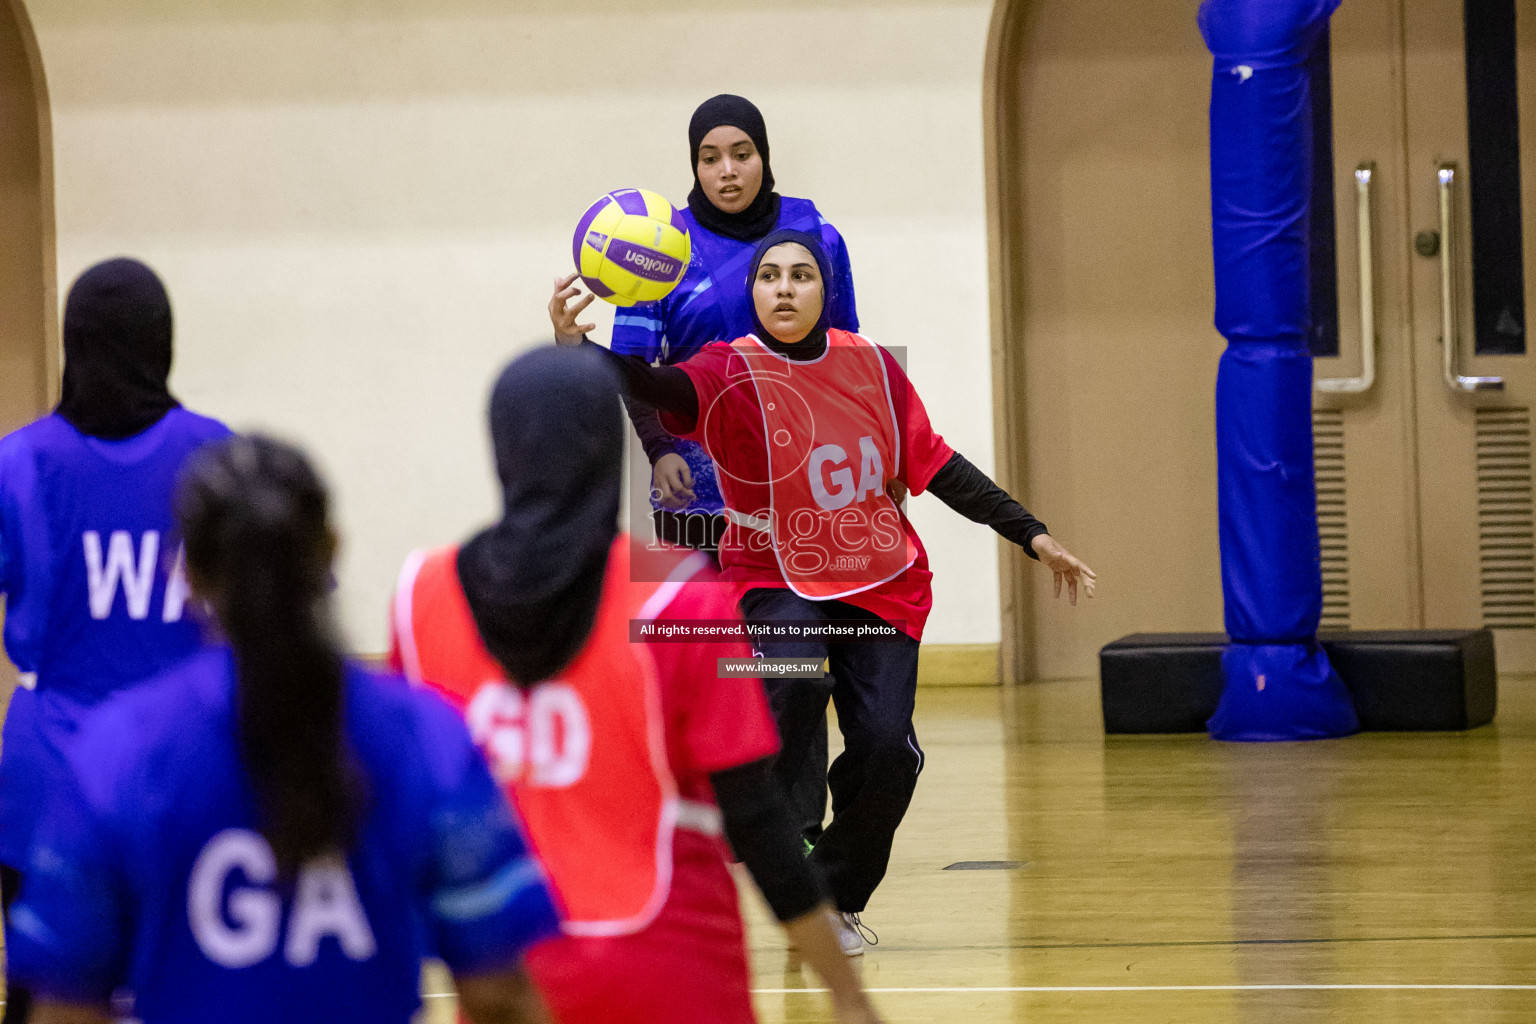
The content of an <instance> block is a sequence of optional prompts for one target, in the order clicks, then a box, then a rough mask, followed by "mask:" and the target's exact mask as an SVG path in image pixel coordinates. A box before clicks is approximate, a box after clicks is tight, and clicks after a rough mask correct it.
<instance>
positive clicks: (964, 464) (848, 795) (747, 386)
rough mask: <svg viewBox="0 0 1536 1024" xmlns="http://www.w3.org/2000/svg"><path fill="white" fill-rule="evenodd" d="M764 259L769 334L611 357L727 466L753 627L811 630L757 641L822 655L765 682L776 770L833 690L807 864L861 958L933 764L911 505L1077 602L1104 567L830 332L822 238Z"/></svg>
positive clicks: (761, 299) (803, 751) (871, 353)
mask: <svg viewBox="0 0 1536 1024" xmlns="http://www.w3.org/2000/svg"><path fill="white" fill-rule="evenodd" d="M750 267H751V271H750V273H749V274H748V276H747V278H746V280H745V281H744V282H743V283H744V285H745V287H746V288H747V289H748V290H749V292H750V294H751V298H752V308H753V311H754V318H755V322H756V325H757V330H756V332H755V333H753V334H749V335H747V336H746V337H744V338H738V339H736V340H735V341H732V342H728V343H727V342H716V343H714V344H712V345H709V346H706V347H705V348H704V349H703V350H701V351H700V352H699V353H698V354H697V355H695V356H694V357H693V358H691V359H689V360H687V361H686V362H683V363H681V364H679V365H677V366H662V367H652V366H649V365H647V364H645V363H644V362H643V361H641V360H639V359H635V358H632V357H631V358H624V357H619V356H616V355H613V354H612V353H609V358H610V359H612V360H614V361H615V362H616V363H619V364H621V365H622V368H623V369H624V371H625V373H626V376H627V378H628V382H629V389H630V393H631V395H633V396H634V397H636V398H638V399H640V400H641V401H643V402H647V403H650V404H652V405H655V406H656V407H657V408H659V409H660V410H662V423H663V425H664V426H666V427H667V429H668V430H669V431H671V432H672V433H673V434H675V435H676V436H678V437H684V438H690V439H696V440H699V441H701V442H702V443H703V445H704V447H705V448H706V450H708V452H709V453H710V456H711V458H713V459H714V461H715V463H716V466H717V468H718V470H719V478H720V485H721V490H722V492H723V493H724V496H725V503H726V513H725V514H726V518H727V519H728V520H729V523H730V525H729V528H728V529H727V530H726V533H725V537H724V539H723V540H722V542H721V545H720V562H721V565H722V566H723V573H722V578H723V579H725V580H727V581H729V582H731V583H733V584H734V585H735V588H736V592H737V595H738V596H739V599H740V602H741V610H742V613H743V614H744V615H745V617H746V618H747V620H748V621H751V622H759V623H765V624H778V625H781V626H787V624H789V623H794V624H796V625H795V626H794V630H797V631H798V632H797V633H795V632H793V631H792V630H790V629H789V628H786V630H785V633H786V635H783V636H779V637H776V638H763V639H759V641H758V642H757V643H756V645H755V648H756V652H757V653H758V654H759V655H762V656H766V657H775V658H777V657H786V658H812V659H818V660H819V659H822V658H825V659H827V662H828V667H829V670H830V673H829V676H828V677H827V678H825V679H788V678H786V679H774V678H771V677H770V678H765V682H766V685H767V688H768V695H769V700H770V702H771V704H772V707H773V712H774V717H775V719H776V721H777V725H778V730H779V737H780V741H781V743H782V750H781V751H780V754H779V757H778V760H777V763H776V766H775V773H776V774H777V776H778V777H779V779H780V782H781V783H782V784H783V785H784V786H785V787H786V788H787V787H788V786H789V785H790V784H791V783H792V782H793V781H794V780H795V779H796V778H798V777H799V775H800V773H801V767H802V761H803V760H804V758H805V757H806V756H807V753H808V751H809V749H810V741H811V737H812V736H813V735H814V730H815V728H816V727H817V724H818V723H819V722H820V721H821V715H822V714H823V712H824V710H825V708H826V704H827V700H828V699H829V698H830V699H831V700H832V701H833V702H834V703H835V704H836V706H837V717H838V725H839V727H840V728H841V730H842V733H843V740H844V752H843V754H842V755H841V756H840V757H839V758H838V759H837V761H836V762H834V763H833V765H832V768H831V771H830V772H829V773H828V783H829V785H830V787H831V790H832V821H831V823H830V824H829V825H828V826H827V828H826V830H825V831H824V832H823V833H822V835H821V837H820V838H819V839H818V840H817V841H816V843H815V847H814V849H813V850H812V851H811V854H810V857H811V860H812V861H813V862H815V863H816V864H818V865H819V866H820V867H821V869H822V871H823V873H824V875H825V877H826V879H827V883H828V885H829V886H830V888H831V890H832V896H833V899H834V902H835V903H836V904H837V908H838V909H839V910H840V911H842V912H843V915H844V919H845V931H844V934H843V936H842V941H843V946H844V950H845V952H848V953H850V954H852V953H857V952H861V951H862V948H863V942H864V939H863V935H864V934H866V933H867V932H868V929H866V928H865V927H864V926H863V924H862V922H861V921H860V919H859V914H860V913H862V912H863V910H864V908H865V905H866V904H867V903H868V901H869V898H870V895H871V894H872V893H873V892H874V890H875V887H876V886H877V885H878V884H879V883H880V880H881V878H883V877H884V875H885V870H886V866H887V863H888V862H889V859H890V852H891V844H892V841H893V839H894V837H895V834H896V828H897V826H898V825H899V824H900V823H901V819H902V817H903V815H904V814H905V813H906V809H907V805H908V803H909V802H910V800H911V797H912V792H913V790H914V789H915V787H916V785H917V775H918V773H919V772H920V771H921V770H922V764H923V754H922V748H921V747H919V746H918V743H917V736H916V734H915V733H914V731H913V728H912V710H913V705H914V702H915V699H916V687H917V650H918V643H919V641H920V640H921V639H922V633H923V625H924V623H925V621H926V620H927V618H928V611H929V609H930V607H931V606H932V588H931V586H930V583H931V580H932V573H930V572H929V570H928V558H927V555H926V553H925V552H924V551H923V545H922V542H921V541H920V540H919V539H918V536H917V534H916V532H915V531H914V530H913V529H912V525H911V523H910V522H908V520H907V518H906V515H905V514H904V512H903V511H902V509H901V506H900V502H901V501H902V500H903V499H904V498H905V496H906V494H908V493H911V494H921V493H922V492H923V491H925V490H927V491H931V492H933V493H934V494H936V495H938V497H939V498H940V499H941V500H943V501H944V502H945V503H946V504H948V505H949V506H950V507H951V508H953V509H955V510H956V511H958V512H960V513H961V514H962V515H964V516H966V517H967V518H969V519H971V520H973V521H975V522H979V523H985V524H987V525H989V526H991V527H992V528H993V529H995V530H996V531H997V532H998V533H1000V534H1001V535H1002V536H1004V537H1006V538H1008V539H1009V540H1011V541H1013V542H1015V543H1016V544H1018V545H1020V546H1021V547H1023V548H1024V550H1025V551H1026V552H1027V553H1028V554H1029V555H1030V557H1032V558H1036V559H1038V560H1040V561H1043V562H1044V563H1045V564H1046V565H1048V566H1049V567H1050V569H1051V571H1052V572H1053V573H1054V574H1055V577H1056V589H1057V593H1058V594H1060V592H1061V589H1062V586H1063V585H1065V586H1066V588H1067V590H1068V593H1069V596H1070V599H1071V600H1072V602H1073V603H1074V604H1075V603H1076V601H1077V593H1078V588H1079V585H1080V584H1081V585H1082V587H1083V589H1084V590H1085V591H1086V592H1087V593H1088V594H1089V596H1092V594H1093V587H1094V583H1095V580H1096V577H1095V575H1094V574H1093V572H1092V571H1090V570H1089V569H1088V567H1087V566H1085V565H1083V563H1082V562H1081V561H1079V560H1078V559H1077V558H1075V557H1073V556H1072V555H1071V554H1070V553H1068V552H1067V551H1066V549H1064V548H1063V547H1062V546H1061V545H1060V544H1058V543H1056V541H1055V540H1054V539H1052V538H1051V536H1050V535H1049V533H1048V532H1047V531H1046V528H1045V525H1044V524H1043V523H1041V522H1040V521H1039V520H1037V519H1036V518H1035V517H1034V516H1032V515H1030V514H1029V512H1028V511H1026V510H1025V509H1024V508H1023V506H1021V505H1020V504H1019V503H1018V502H1016V501H1014V500H1013V499H1012V498H1011V497H1009V496H1008V495H1007V494H1006V493H1005V492H1004V491H1002V490H1001V489H1000V488H999V487H998V486H997V485H996V484H995V483H993V482H992V481H991V480H990V479H989V478H988V477H987V476H986V475H985V474H983V473H982V472H981V471H980V470H978V469H976V467H975V466H973V465H971V463H970V462H968V461H967V460H966V459H965V457H964V456H962V455H960V454H959V453H957V452H956V451H955V450H954V449H952V448H951V447H950V446H949V445H947V444H945V443H944V439H943V438H942V437H940V436H939V435H938V434H937V433H936V432H935V431H934V430H933V428H932V426H931V425H930V424H929V422H928V414H927V412H926V410H925V409H924V408H923V404H922V401H921V399H919V398H918V396H917V392H916V391H915V390H914V389H913V387H912V384H911V382H910V381H909V380H908V379H907V376H906V374H905V373H904V372H903V370H902V368H901V366H900V365H899V364H898V363H897V362H896V360H895V358H893V357H892V356H891V354H890V353H889V352H887V351H886V350H885V349H883V348H881V347H880V346H878V345H875V344H873V343H871V342H869V341H867V340H865V339H864V338H862V337H860V336H858V335H856V334H852V333H849V332H847V331H841V330H836V329H830V330H829V329H828V328H827V325H826V314H825V310H826V309H827V308H829V306H830V305H831V296H829V295H828V294H827V289H828V288H829V287H830V282H831V281H832V280H833V278H832V276H831V274H830V273H829V267H828V264H827V258H826V255H825V253H824V252H823V251H822V248H821V243H820V240H819V239H817V238H816V237H815V236H813V235H809V234H805V233H803V232H799V231H775V232H773V233H772V234H770V235H768V236H767V237H766V238H764V239H763V240H762V241H761V242H760V243H759V244H758V247H757V250H756V252H755V253H754V257H753V260H752V262H751V264H750ZM588 344H589V345H590V343H588ZM593 347H596V346H593ZM808 627H809V628H808Z"/></svg>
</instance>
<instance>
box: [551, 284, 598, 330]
mask: <svg viewBox="0 0 1536 1024" xmlns="http://www.w3.org/2000/svg"><path fill="white" fill-rule="evenodd" d="M580 276H581V275H579V274H569V275H567V276H565V277H557V278H555V293H554V295H552V296H550V299H549V322H550V323H551V324H553V325H554V328H555V344H557V345H580V344H581V339H582V338H583V337H585V336H586V333H587V332H588V331H595V330H596V329H597V325H596V324H579V323H577V322H576V318H577V317H578V316H580V315H581V312H582V310H584V309H586V308H587V307H588V306H590V305H592V300H594V299H596V298H597V296H596V295H593V294H591V293H588V294H586V295H583V296H582V297H581V299H580V300H578V301H577V302H576V304H575V305H573V306H571V305H567V303H569V302H570V301H571V300H572V299H574V298H576V296H578V295H581V288H580V287H578V286H577V284H576V278H578V277H580Z"/></svg>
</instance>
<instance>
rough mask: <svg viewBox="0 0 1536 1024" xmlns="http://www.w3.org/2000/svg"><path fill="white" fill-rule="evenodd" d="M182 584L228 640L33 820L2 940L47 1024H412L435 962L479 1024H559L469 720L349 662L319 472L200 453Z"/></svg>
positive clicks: (186, 522)
mask: <svg viewBox="0 0 1536 1024" xmlns="http://www.w3.org/2000/svg"><path fill="white" fill-rule="evenodd" d="M177 505H178V518H179V522H180V525H181V527H182V530H183V531H184V535H185V538H186V564H187V575H188V578H189V579H190V580H191V582H192V585H193V587H194V589H195V590H196V592H197V594H198V595H199V597H201V598H203V599H205V600H206V601H207V602H208V605H209V606H210V607H211V608H212V609H213V611H214V614H215V617H216V619H217V623H218V626H219V627H220V629H221V630H222V633H223V634H224V636H225V637H226V638H227V641H228V646H227V647H224V646H220V647H211V648H207V649H205V650H204V651H203V652H202V653H200V654H198V655H197V656H195V657H194V658H191V659H189V660H187V661H185V662H183V663H182V664H181V665H180V666H178V667H176V668H174V669H172V670H170V671H169V672H167V673H165V674H164V675H161V676H159V677H158V678H156V679H154V680H152V681H150V682H148V683H145V684H143V685H141V686H136V687H133V688H132V689H131V690H129V691H127V692H125V693H123V694H120V695H119V696H117V697H115V698H113V699H112V700H110V701H107V702H106V703H104V704H103V705H102V706H101V707H100V708H99V709H97V710H96V711H95V712H93V713H92V715H91V716H90V717H89V718H88V719H87V721H86V723H85V724H84V725H83V726H82V727H81V729H80V731H79V733H78V736H77V738H76V740H75V742H74V743H73V744H72V745H71V747H70V749H69V751H68V763H69V769H70V771H69V775H68V776H67V778H66V779H65V780H63V781H62V782H61V783H60V784H59V785H56V786H55V787H54V788H53V792H51V793H50V794H49V799H48V801H47V805H46V807H45V809H44V812H43V814H42V816H41V818H40V820H39V822H38V824H37V828H36V833H35V836H34V839H33V843H32V849H31V855H30V858H29V860H28V863H27V866H26V869H25V875H24V880H23V883H22V891H21V896H20V899H19V900H18V901H17V903H16V904H15V906H14V907H13V913H12V915H11V920H10V927H9V929H8V932H7V936H6V939H7V943H6V945H7V950H6V951H7V955H8V958H9V960H10V967H11V970H12V972H13V974H14V975H15V976H16V977H18V978H19V979H20V980H21V981H22V982H23V983H24V984H26V985H28V986H29V987H30V988H31V990H32V992H33V997H34V999H35V1001H36V1003H35V1007H34V1010H33V1019H34V1020H35V1021H39V1022H55V1024H57V1022H66V1021H67V1022H77V1021H78V1022H88V1021H102V1022H105V1021H108V1020H110V1016H109V1012H110V1000H111V999H112V997H113V994H114V993H115V992H120V991H122V990H127V991H128V992H131V993H132V996H133V1000H134V1002H133V1010H134V1015H135V1016H136V1017H138V1018H139V1019H141V1020H142V1021H144V1022H145V1024H180V1022H185V1024H193V1022H207V1021H215V1020H216V1021H220V1022H223V1024H240V1022H246V1021H249V1022H252V1024H255V1022H258V1021H259V1022H274V1021H283V1022H288V1024H292V1022H305V1021H314V1022H317V1024H318V1022H328V1024H329V1022H335V1021H353V1020H355V1021H369V1022H381V1024H382V1022H400V1024H404V1022H406V1021H409V1020H410V1019H411V1018H412V1016H413V1014H415V1013H416V1011H417V1010H418V1009H419V1008H420V1005H421V1000H420V996H419V976H420V968H421V962H422V959H423V958H424V957H426V956H428V955H436V956H439V957H441V958H442V959H443V960H444V961H446V962H447V964H448V966H449V967H450V969H451V970H452V971H453V972H454V975H455V977H456V979H457V980H458V982H459V994H460V1004H461V1007H462V1008H463V1010H464V1011H465V1012H466V1014H467V1015H468V1016H469V1017H470V1018H471V1019H472V1020H476V1021H520V1020H539V1019H542V1011H541V1009H540V1007H539V1005H538V1001H537V997H536V996H534V995H533V994H532V990H531V988H530V987H529V985H528V984H527V982H526V981H525V979H524V977H523V974H522V971H521V966H520V963H521V957H522V953H523V951H524V950H525V949H526V948H527V947H528V946H529V945H530V944H532V943H533V942H535V941H538V940H539V939H542V938H544V937H547V936H549V935H552V934H554V933H555V931H556V929H557V927H558V922H557V918H556V912H555V908H554V905H553V903H552V900H551V897H550V894H549V891H548V889H547V888H546V885H545V882H544V876H543V873H542V871H541V869H540V868H539V866H538V864H537V862H536V861H535V860H534V859H533V858H532V857H531V856H530V855H529V853H528V851H527V849H526V847H525V845H524V842H523V839H522V836H521V834H520V832H519V830H518V828H517V826H516V823H515V821H514V819H513V817H512V812H511V810H510V808H509V806H508V805H507V803H506V800H505V798H504V797H503V796H502V794H501V791H500V790H499V788H498V787H497V786H496V785H495V783H494V782H493V781H492V780H491V777H490V773H489V770H488V769H487V768H486V766H485V762H484V759H483V758H482V756H481V754H480V752H479V750H478V749H477V748H476V747H475V746H474V744H473V743H472V742H471V740H470V737H469V735H468V732H467V731H466V729H465V727H464V725H463V724H462V721H461V720H460V719H459V717H458V715H457V714H455V713H454V712H453V711H452V710H451V709H450V708H449V707H448V706H447V705H446V704H444V703H442V702H441V701H440V700H439V699H438V698H436V697H434V696H432V695H431V694H429V693H427V692H425V691H422V690H414V689H411V688H410V687H408V686H407V685H406V684H405V683H404V681H402V680H400V679H398V678H394V677H388V676H380V675H375V674H373V673H370V672H367V671H365V670H363V669H361V668H359V667H357V666H354V665H349V664H347V663H346V662H345V661H344V660H343V658H342V656H341V654H340V652H339V650H338V648H337V645H336V641H335V640H334V638H333V636H332V632H331V628H330V625H329V614H328V608H327V599H326V594H327V591H328V578H329V572H330V564H331V557H332V554H333V552H334V549H335V537H334V535H333V534H332V532H331V529H330V526H329V523H328V517H327V506H328V498H327V495H326V492H325V489H324V487H323V485H322V484H321V482H320V481H319V479H318V478H317V477H316V476H315V474H314V472H313V470H312V469H311V468H310V466H309V464H308V462H307V461H306V460H305V459H304V457H303V456H302V455H301V454H300V453H299V452H297V451H296V450H294V449H292V448H288V447H286V446H284V445H281V444H278V443H276V442H273V441H268V440H265V439H260V438H234V439H231V440H228V441H225V442H223V443H221V444H219V445H216V446H213V447H211V448H210V449H208V450H207V451H205V452H203V453H200V454H199V455H198V456H196V457H195V459H194V460H193V462H192V463H191V464H190V465H189V468H188V471H187V476H186V479H185V481H184V483H183V485H182V488H181V491H180V495H179V498H178V502H177Z"/></svg>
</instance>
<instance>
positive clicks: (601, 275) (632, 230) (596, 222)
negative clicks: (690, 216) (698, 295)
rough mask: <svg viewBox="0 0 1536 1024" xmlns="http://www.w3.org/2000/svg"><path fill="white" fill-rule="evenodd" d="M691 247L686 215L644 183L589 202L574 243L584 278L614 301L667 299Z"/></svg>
mask: <svg viewBox="0 0 1536 1024" xmlns="http://www.w3.org/2000/svg"><path fill="white" fill-rule="evenodd" d="M691 252H692V249H691V243H690V242H689V240H688V225H687V224H686V223H685V222H684V221H683V217H682V214H680V213H678V212H677V211H676V210H674V209H673V208H672V204H671V203H669V202H667V201H666V200H665V199H663V198H662V197H661V196H659V195H657V194H656V193H655V192H650V191H647V190H646V189H643V188H621V189H617V190H615V191H613V192H609V193H608V194H607V195H605V196H603V198H601V199H599V200H598V201H597V202H595V203H593V204H592V205H591V206H589V207H587V212H586V213H584V214H582V215H581V220H580V222H578V223H577V225H576V237H575V238H574V239H573V240H572V242H571V255H572V256H574V257H575V259H576V272H577V273H578V274H580V275H581V280H582V282H583V283H584V284H586V286H587V287H588V288H590V289H592V294H594V295H596V296H598V297H599V298H602V299H607V300H608V301H609V302H611V303H613V304H614V305H615V306H633V305H634V304H635V303H637V302H654V301H656V300H657V299H660V298H664V297H665V296H666V295H667V293H668V292H670V291H671V290H672V289H673V288H676V287H677V282H678V281H681V280H682V278H683V271H685V270H687V269H688V257H689V254H690V253H691Z"/></svg>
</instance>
